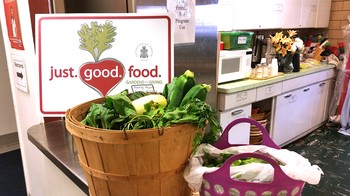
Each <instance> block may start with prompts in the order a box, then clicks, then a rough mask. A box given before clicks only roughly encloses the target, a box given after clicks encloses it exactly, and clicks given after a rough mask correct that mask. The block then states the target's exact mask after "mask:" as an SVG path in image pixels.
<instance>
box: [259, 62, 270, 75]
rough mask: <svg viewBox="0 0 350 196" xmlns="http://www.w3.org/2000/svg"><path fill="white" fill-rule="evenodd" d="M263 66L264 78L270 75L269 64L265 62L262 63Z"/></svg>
mask: <svg viewBox="0 0 350 196" xmlns="http://www.w3.org/2000/svg"><path fill="white" fill-rule="evenodd" d="M261 67H262V77H263V78H267V77H269V67H268V65H267V64H266V63H263V64H262V65H261Z"/></svg>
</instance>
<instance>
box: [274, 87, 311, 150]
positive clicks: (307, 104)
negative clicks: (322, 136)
mask: <svg viewBox="0 0 350 196" xmlns="http://www.w3.org/2000/svg"><path fill="white" fill-rule="evenodd" d="M310 95H311V88H310V87H305V88H302V89H298V90H295V91H291V92H288V93H285V94H282V95H279V96H277V97H276V106H275V118H274V124H273V131H272V139H273V140H274V141H275V143H276V144H277V145H282V144H284V143H286V142H288V141H289V140H292V139H293V138H295V137H297V136H298V135H300V134H302V133H303V132H304V131H306V130H308V129H309V128H310V114H311V109H312V108H311V106H312V104H311V103H312V99H311V96H310Z"/></svg>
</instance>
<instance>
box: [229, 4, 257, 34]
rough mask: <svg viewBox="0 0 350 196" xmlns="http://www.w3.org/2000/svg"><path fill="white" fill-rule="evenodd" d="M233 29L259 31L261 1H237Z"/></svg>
mask: <svg viewBox="0 0 350 196" xmlns="http://www.w3.org/2000/svg"><path fill="white" fill-rule="evenodd" d="M233 2H234V10H233V13H234V18H233V29H234V30H244V29H259V28H260V19H259V18H260V17H261V5H262V2H261V0H235V1H233Z"/></svg>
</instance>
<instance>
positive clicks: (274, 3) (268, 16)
mask: <svg viewBox="0 0 350 196" xmlns="http://www.w3.org/2000/svg"><path fill="white" fill-rule="evenodd" d="M260 1H261V0H260ZM261 3H262V4H261V9H260V12H261V14H260V15H258V17H259V18H260V28H262V29H274V28H282V26H283V23H284V11H285V10H286V8H288V7H286V6H285V4H286V0H266V1H261Z"/></svg>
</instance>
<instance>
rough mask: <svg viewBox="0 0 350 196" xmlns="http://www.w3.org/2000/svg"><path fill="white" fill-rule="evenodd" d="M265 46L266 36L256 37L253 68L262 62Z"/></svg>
mask: <svg viewBox="0 0 350 196" xmlns="http://www.w3.org/2000/svg"><path fill="white" fill-rule="evenodd" d="M263 44H264V35H256V36H255V39H254V46H253V57H252V67H253V68H254V67H255V66H256V65H257V64H259V63H260V62H261V57H262V50H263Z"/></svg>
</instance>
